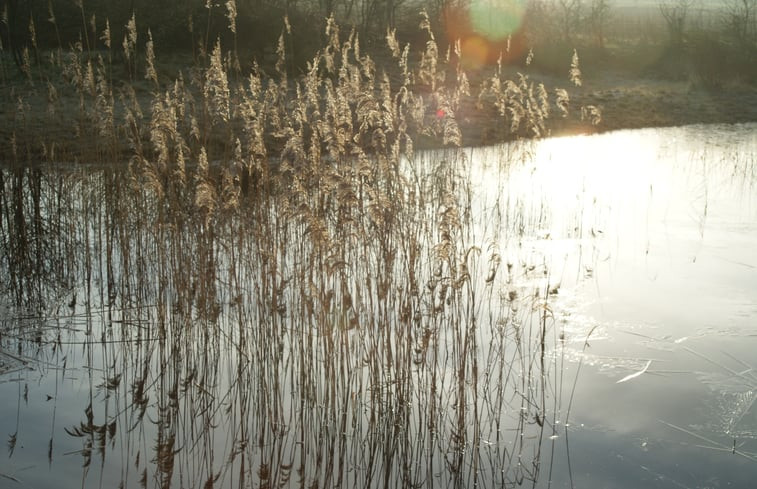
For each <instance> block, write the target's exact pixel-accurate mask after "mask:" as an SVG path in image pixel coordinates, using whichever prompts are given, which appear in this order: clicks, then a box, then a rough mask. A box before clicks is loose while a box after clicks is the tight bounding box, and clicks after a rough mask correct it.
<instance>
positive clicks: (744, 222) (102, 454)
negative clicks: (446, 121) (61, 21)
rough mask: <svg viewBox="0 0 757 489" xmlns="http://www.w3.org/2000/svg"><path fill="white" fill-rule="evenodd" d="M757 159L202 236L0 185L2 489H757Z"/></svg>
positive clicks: (340, 208) (326, 209) (167, 214)
mask: <svg viewBox="0 0 757 489" xmlns="http://www.w3.org/2000/svg"><path fill="white" fill-rule="evenodd" d="M756 162H757V126H754V125H743V126H694V127H684V128H672V129H649V130H636V131H624V132H617V133H611V134H605V135H600V136H582V137H572V138H558V139H550V140H546V141H542V142H540V143H538V144H535V145H533V146H530V145H508V146H502V147H493V148H481V149H468V150H461V151H454V152H452V151H450V152H429V153H424V154H421V155H418V156H417V158H416V160H415V161H413V162H412V163H410V162H407V163H406V165H405V167H404V168H402V170H401V171H402V173H403V175H404V177H403V179H402V182H403V183H402V184H401V185H400V186H399V187H398V188H392V186H391V185H386V184H382V185H376V186H373V187H372V186H371V184H370V182H369V180H367V179H364V178H363V179H361V180H359V181H357V180H356V181H353V180H349V179H348V178H347V177H345V176H344V175H343V174H340V173H338V172H335V173H334V174H333V175H329V176H328V178H326V176H324V181H323V183H322V186H321V187H319V188H317V189H312V188H300V187H297V185H296V184H295V183H292V187H291V188H288V189H282V188H279V190H278V191H277V192H276V193H274V194H271V195H266V196H265V197H261V196H255V195H247V196H246V197H245V196H244V195H243V196H242V197H241V198H240V200H241V204H237V205H233V206H232V205H231V204H229V203H228V202H229V201H228V200H226V201H225V200H224V198H227V197H225V196H224V194H223V192H220V193H219V194H218V195H217V196H216V198H217V203H218V205H217V206H215V213H211V212H210V211H208V207H207V206H203V207H201V208H200V209H199V210H198V209H195V208H193V207H192V206H193V205H196V202H198V200H199V199H198V198H197V196H196V195H195V194H192V193H191V192H190V190H187V191H186V192H187V194H188V195H183V194H182V193H181V189H179V190H178V191H176V194H171V191H172V190H170V188H169V190H168V191H166V192H165V193H160V192H157V193H156V192H152V191H146V190H144V188H143V181H142V180H140V178H139V177H138V176H135V175H133V174H131V173H130V172H128V171H127V170H125V169H117V168H116V169H114V168H94V169H93V168H86V169H81V168H76V167H74V168H70V167H69V168H63V169H61V168H56V169H51V168H41V169H27V170H13V169H3V170H2V175H3V192H4V193H3V200H2V202H1V204H2V209H0V210H1V211H2V216H0V217H1V218H2V223H3V227H2V246H3V247H2V253H3V255H2V258H3V261H2V264H1V265H0V266H1V267H2V268H1V269H0V270H1V271H2V274H3V277H4V278H3V282H4V285H3V286H2V305H1V306H0V307H2V308H3V309H2V316H1V317H2V322H0V341H1V343H0V347H1V349H0V415H1V416H0V433H2V434H3V436H4V437H5V439H6V446H5V448H6V452H5V453H6V456H5V457H2V459H0V487H19V488H23V487H33V488H48V487H49V488H57V487H126V488H130V487H274V486H277V487H474V486H478V487H514V486H518V485H520V484H524V485H528V486H535V487H582V488H615V487H617V488H625V487H628V488H636V487H650V488H655V487H659V488H667V487H691V488H694V487H703V488H704V487H744V488H748V487H753V484H754V480H755V476H757V404H755V397H757V371H756V370H755V368H757V251H755V250H757V186H756V184H757V163H756ZM360 171H363V170H359V171H358V173H359V172H360ZM361 178H362V177H361ZM167 188H168V187H167ZM323 188H326V189H327V191H326V192H324V190H323ZM294 194H297V196H296V197H293V196H292V195H294ZM245 199H246V200H245ZM330 199H334V200H333V201H332V200H330ZM203 202H204V201H203ZM392 202H399V203H401V205H398V206H393V204H392Z"/></svg>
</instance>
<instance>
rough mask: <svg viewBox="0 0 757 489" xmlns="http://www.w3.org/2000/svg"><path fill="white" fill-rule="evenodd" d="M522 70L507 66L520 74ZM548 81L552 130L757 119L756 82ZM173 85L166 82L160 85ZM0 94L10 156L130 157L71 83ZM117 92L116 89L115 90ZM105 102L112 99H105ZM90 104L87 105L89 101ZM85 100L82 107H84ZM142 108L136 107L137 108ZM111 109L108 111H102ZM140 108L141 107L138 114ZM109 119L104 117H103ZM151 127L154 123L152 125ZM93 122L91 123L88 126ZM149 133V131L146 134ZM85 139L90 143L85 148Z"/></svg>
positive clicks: (150, 93)
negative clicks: (588, 113) (559, 101)
mask: <svg viewBox="0 0 757 489" xmlns="http://www.w3.org/2000/svg"><path fill="white" fill-rule="evenodd" d="M515 76H517V73H516V72H515V71H513V72H512V73H508V77H515ZM531 77H532V79H533V80H534V81H536V82H541V83H544V85H545V86H546V87H547V90H548V91H549V92H550V93H551V94H552V93H554V92H553V90H554V89H555V88H565V89H566V90H567V91H568V93H569V95H570V105H569V107H570V110H569V113H568V115H567V116H566V117H562V116H561V115H560V114H559V113H558V110H557V109H556V107H553V108H552V111H551V112H552V113H551V116H550V118H549V119H548V120H547V121H546V126H547V128H548V132H547V134H545V135H547V136H564V135H570V134H591V133H598V132H607V131H613V130H619V129H636V128H644V127H670V126H683V125H688V124H709V123H744V122H754V121H757V88H755V87H754V86H750V85H746V84H740V83H737V82H730V83H728V84H725V85H724V86H723V87H722V88H720V89H717V90H713V89H706V88H703V87H701V86H697V85H696V84H695V83H692V82H690V81H668V80H659V79H653V78H643V77H628V76H627V73H605V74H601V75H593V76H592V77H585V78H584V79H583V84H582V85H581V86H580V87H576V86H572V85H571V84H570V83H569V82H568V80H567V76H566V77H565V78H558V77H549V76H539V75H538V74H534V75H531ZM132 89H133V90H134V92H133V93H134V98H133V99H132V101H131V103H133V101H134V100H136V101H138V103H139V107H140V110H141V111H142V113H143V116H144V119H146V120H145V121H144V122H147V121H149V117H150V114H151V110H152V105H153V103H154V102H155V96H154V90H153V88H152V87H151V86H150V85H149V84H148V83H147V82H145V81H139V82H137V83H132V84H130V85H129V90H127V91H126V92H122V91H120V90H119V89H116V90H114V93H113V101H114V103H113V105H112V106H113V107H114V113H113V114H112V119H113V120H114V123H115V125H116V126H119V125H120V126H123V125H124V124H123V120H124V119H123V117H124V114H123V112H124V111H123V109H119V108H118V107H119V106H121V107H123V106H125V104H122V103H120V101H119V99H120V98H121V97H123V96H124V93H127V92H129V91H130V90H132ZM167 89H169V85H168V84H167V85H166V86H165V87H164V88H163V89H162V90H167ZM3 91H4V92H5V96H2V97H1V98H0V110H2V113H3V114H5V116H4V117H3V119H2V122H1V123H0V154H2V160H3V161H4V162H6V163H8V162H10V163H13V162H15V163H21V164H35V163H38V162H40V161H61V160H63V161H86V160H87V159H88V158H89V157H90V156H89V155H91V154H93V152H94V154H96V155H97V156H98V160H99V159H100V158H99V157H100V156H102V155H103V152H107V153H109V154H110V157H112V158H113V159H115V160H118V159H122V160H123V161H128V160H129V158H130V157H131V156H133V150H134V148H133V142H130V141H129V138H128V137H126V132H125V130H120V131H121V132H122V133H123V134H122V136H123V137H119V138H118V142H117V144H116V145H114V144H113V140H112V139H111V140H110V141H108V144H107V146H102V147H99V148H98V143H99V141H98V138H97V137H96V134H97V130H94V129H93V128H92V127H91V125H92V124H94V123H95V122H96V121H100V123H102V121H103V120H104V119H103V118H101V117H100V116H102V115H103V114H98V113H97V104H96V103H95V104H93V103H92V101H91V100H84V99H82V98H81V97H80V95H79V94H77V93H76V92H75V90H73V89H72V88H71V86H70V85H67V84H66V83H65V82H62V81H61V82H60V83H59V84H58V85H57V86H56V85H55V84H52V83H48V84H47V85H46V86H45V85H44V84H43V83H41V82H37V83H35V84H34V85H31V84H28V83H18V84H17V85H15V86H13V85H11V86H6V89H5V90H3ZM116 92H119V93H116ZM104 105H106V106H107V105H108V104H104ZM85 106H86V107H85ZM586 106H595V107H597V108H599V111H600V113H601V120H600V121H599V123H598V124H596V125H595V124H592V123H591V122H590V121H589V120H587V119H586V118H585V117H582V110H581V109H582V107H586ZM83 107H84V108H83ZM137 112H139V111H137ZM104 115H106V116H109V115H108V114H104ZM137 115H138V114H137ZM106 119H107V118H106ZM456 120H457V123H458V125H459V128H460V131H461V134H462V139H461V142H462V145H463V146H482V145H491V144H497V143H499V142H502V141H504V140H505V139H506V138H507V131H503V130H502V127H503V125H504V124H505V121H504V120H503V119H502V118H501V117H499V116H497V114H496V113H495V112H492V111H491V110H489V111H482V110H477V109H476V107H475V97H471V98H470V99H469V100H468V101H467V102H466V103H464V104H462V105H461V108H460V109H459V111H458V113H457V114H456ZM147 125H148V126H149V123H148V124H147ZM88 126H89V127H88ZM145 136H146V137H147V135H145ZM415 143H416V144H415V147H416V148H418V149H431V148H435V147H440V146H442V141H441V138H432V137H427V136H418V137H417V139H416V141H415ZM85 146H87V147H85Z"/></svg>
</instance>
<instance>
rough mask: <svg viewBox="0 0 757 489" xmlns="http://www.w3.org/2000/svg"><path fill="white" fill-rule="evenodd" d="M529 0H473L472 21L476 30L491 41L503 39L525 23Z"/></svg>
mask: <svg viewBox="0 0 757 489" xmlns="http://www.w3.org/2000/svg"><path fill="white" fill-rule="evenodd" d="M526 2H527V0H472V1H471V4H470V10H469V15H470V23H471V27H472V28H473V30H474V32H476V33H477V34H479V35H480V36H482V37H484V38H486V39H487V40H489V41H495V42H496V41H502V40H504V39H506V38H507V37H508V36H511V35H513V34H515V33H516V32H517V31H518V29H520V26H521V24H522V23H523V17H524V15H525V13H526Z"/></svg>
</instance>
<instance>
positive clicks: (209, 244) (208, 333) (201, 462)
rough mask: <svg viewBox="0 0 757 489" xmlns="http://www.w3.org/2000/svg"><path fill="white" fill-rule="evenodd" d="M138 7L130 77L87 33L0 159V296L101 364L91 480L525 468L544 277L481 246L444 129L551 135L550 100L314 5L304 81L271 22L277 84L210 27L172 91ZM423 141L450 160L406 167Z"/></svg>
mask: <svg viewBox="0 0 757 489" xmlns="http://www.w3.org/2000/svg"><path fill="white" fill-rule="evenodd" d="M230 3H233V2H230ZM229 16H230V19H231V20H233V9H231V8H229ZM132 22H134V19H133V18H132V21H130V23H129V28H128V32H127V36H126V37H125V39H124V42H123V57H124V59H125V61H126V68H125V71H126V77H127V78H128V82H120V81H119V82H116V81H114V77H113V75H112V74H113V73H114V72H115V71H116V67H114V66H113V64H112V59H113V53H111V52H110V51H109V49H110V42H109V34H108V31H109V27H108V25H107V23H106V27H105V32H103V34H102V37H101V39H108V43H107V47H108V52H107V53H98V52H96V51H95V50H93V49H92V46H89V47H85V46H84V45H82V44H79V45H76V46H74V48H73V49H72V50H71V51H70V52H69V53H68V60H67V61H66V62H65V63H64V66H63V67H62V73H63V74H64V75H65V77H66V79H67V80H68V82H69V84H70V87H71V88H70V89H72V90H73V91H74V92H75V94H76V101H77V103H76V104H75V108H74V109H73V112H74V113H75V125H74V126H73V128H72V130H73V134H69V135H67V139H68V142H66V141H64V140H59V139H54V137H55V134H51V135H50V139H44V138H43V141H42V142H41V148H40V145H36V144H34V143H32V142H26V145H25V147H20V148H19V147H17V148H16V150H15V151H14V153H13V161H12V162H11V163H13V164H12V165H9V167H8V169H4V170H2V171H1V172H0V176H1V177H2V179H3V181H2V182H0V183H2V187H3V189H4V191H3V194H2V195H3V200H2V201H1V202H0V213H1V215H2V221H3V226H2V232H3V234H2V236H1V237H2V242H1V243H0V245H1V246H2V250H3V252H2V256H3V262H2V265H0V266H1V267H2V274H3V275H4V276H7V277H10V278H11V280H10V281H9V282H8V285H6V289H5V290H4V295H5V294H7V296H8V297H11V298H12V300H13V302H15V303H16V304H18V305H19V306H21V307H26V308H27V310H31V311H33V312H34V313H33V314H32V316H33V317H34V318H36V320H37V321H39V320H42V323H41V324H44V325H50V324H57V326H55V327H52V326H51V327H49V328H48V327H47V326H45V327H44V328H42V333H43V334H42V336H43V337H44V340H45V341H49V342H51V344H53V345H58V348H61V349H63V351H65V345H68V347H69V348H78V346H79V345H84V347H85V350H86V351H87V358H86V359H85V360H83V363H84V364H86V365H89V366H94V365H97V366H98V368H99V369H101V370H97V369H88V370H86V372H88V373H87V374H86V375H87V376H88V378H89V383H90V391H89V392H90V399H89V401H88V402H87V406H83V407H82V409H83V412H84V421H82V423H81V425H80V426H75V427H67V433H68V435H69V436H71V437H74V438H76V439H81V440H82V447H83V448H82V450H81V455H82V456H83V467H84V469H83V471H84V478H85V479H86V478H88V477H89V475H88V474H89V471H90V470H91V467H93V466H94V463H93V462H94V461H95V460H99V462H100V464H101V467H105V466H106V465H107V464H110V463H113V459H114V458H116V459H118V460H119V462H117V463H121V464H122V468H121V470H119V471H118V473H119V475H118V477H119V478H120V480H118V481H116V483H118V482H120V483H121V484H123V486H124V487H131V486H132V485H134V484H135V483H136V484H139V485H141V486H143V487H144V486H148V485H149V486H152V485H156V486H161V487H168V486H170V485H177V486H178V485H185V484H189V485H192V486H198V485H204V486H203V487H214V486H215V485H219V486H224V487H225V486H239V487H247V486H250V485H256V486H257V485H259V486H263V487H272V486H280V487H281V486H288V485H299V486H307V487H321V486H330V485H346V486H352V487H400V486H401V487H409V486H414V487H416V486H425V487H436V486H437V483H438V482H439V481H443V483H444V484H446V485H452V486H455V487H469V486H472V485H477V484H480V485H485V486H495V485H496V486H499V485H511V484H515V483H518V484H520V483H522V482H523V481H524V480H537V479H538V478H539V473H540V471H541V463H542V462H541V446H542V443H543V442H544V441H545V440H547V438H548V437H549V436H550V435H553V434H554V433H555V432H556V430H557V427H558V424H559V421H560V416H561V410H560V405H561V400H560V399H561V392H562V388H563V387H562V385H561V382H562V380H561V377H554V375H553V374H554V373H555V370H554V369H556V368H557V367H556V364H552V363H551V362H550V357H549V354H550V350H551V349H552V348H553V347H555V345H556V344H555V343H554V342H553V338H556V334H554V331H553V329H552V328H553V319H552V317H551V314H550V308H549V300H550V299H549V291H548V290H547V289H545V290H540V291H538V292H534V291H533V290H530V291H527V292H525V293H524V292H523V291H521V292H518V291H516V289H515V288H514V287H513V285H512V280H513V273H515V270H514V269H513V264H512V263H508V264H507V267H506V268H507V272H506V273H505V271H504V270H503V269H502V267H501V263H502V258H501V253H500V251H499V250H497V248H496V247H494V246H493V247H491V248H490V249H486V250H482V249H480V248H479V246H478V245H477V242H476V239H475V238H476V236H475V235H476V231H475V229H476V226H478V225H479V223H478V219H477V216H473V215H472V212H473V206H472V200H473V190H472V189H471V187H470V183H469V180H468V178H467V163H468V162H467V161H466V158H465V152H464V151H463V150H461V149H459V146H460V145H461V144H462V143H463V135H462V132H461V129H460V125H459V123H458V119H459V118H460V117H472V116H473V112H468V111H474V110H475V111H478V113H480V114H485V115H486V117H496V118H497V120H498V123H497V124H496V129H495V130H496V131H497V133H498V137H509V138H530V137H539V136H544V135H547V134H549V126H548V121H549V119H550V117H552V115H553V113H554V112H555V110H557V111H558V113H561V112H565V111H567V109H568V104H569V100H568V98H567V92H566V91H565V90H559V91H557V92H556V93H553V94H552V95H550V92H549V91H548V90H547V88H546V87H544V86H543V85H541V84H538V83H536V82H534V81H532V80H530V78H529V77H528V76H526V75H523V74H521V75H518V76H517V78H516V79H515V80H509V79H506V78H505V74H504V72H503V69H502V67H501V66H497V67H495V68H493V71H492V73H490V74H488V75H486V76H484V77H483V81H482V84H481V86H480V87H479V88H478V89H477V90H473V89H471V87H470V82H469V79H468V75H467V74H466V72H465V71H464V70H463V69H462V67H461V64H460V63H459V57H460V53H459V49H458V48H455V47H452V48H451V49H450V50H449V51H448V53H447V54H446V56H442V55H440V49H439V46H438V45H437V41H436V39H435V37H434V34H433V32H432V31H431V29H430V26H429V22H428V18H427V17H426V16H425V15H422V16H421V24H420V26H421V29H422V31H423V33H424V35H425V43H424V47H423V49H422V51H421V53H420V57H419V58H418V59H417V60H413V59H411V55H410V49H409V46H408V45H405V46H402V45H401V44H400V43H399V41H398V40H397V39H396V38H395V35H394V33H393V32H388V33H387V39H386V40H387V47H388V55H387V57H388V59H391V60H392V61H391V62H392V63H393V64H394V65H393V66H392V67H391V68H390V69H387V68H382V67H379V66H378V65H377V63H376V62H375V61H374V59H373V58H372V57H371V56H370V55H368V54H367V53H365V52H364V51H363V50H362V47H361V44H360V39H359V37H358V36H357V34H355V32H354V31H352V32H349V33H348V34H347V35H344V33H343V32H342V31H341V30H340V26H338V25H337V24H336V23H335V22H334V21H333V19H329V20H328V21H327V24H326V30H325V38H326V42H325V44H324V45H323V47H322V48H321V49H320V50H319V51H318V53H317V55H316V56H315V57H314V58H313V59H312V60H311V61H310V63H309V64H308V69H307V71H306V72H304V73H302V74H301V75H300V76H294V73H291V72H290V71H289V70H288V68H287V66H288V65H287V56H288V55H289V54H290V53H288V52H287V43H286V36H287V35H289V32H288V26H285V27H284V28H283V29H282V34H281V39H280V42H279V46H280V48H279V51H278V62H277V63H276V65H275V70H276V75H277V76H267V75H266V74H265V73H264V72H263V70H262V69H260V68H258V67H253V68H252V69H251V70H250V72H249V73H247V74H246V75H245V76H244V77H242V76H241V75H240V74H239V73H240V69H239V67H238V62H237V61H236V56H237V55H236V52H235V51H234V50H232V51H228V50H225V49H224V46H223V45H222V44H221V42H220V41H218V42H216V43H215V44H214V46H213V48H212V50H211V52H210V53H209V54H208V56H207V61H206V65H205V66H201V67H195V68H193V69H191V70H188V71H186V72H185V73H183V74H180V75H179V76H178V77H177V78H176V79H174V80H171V81H170V82H169V81H168V80H166V79H165V78H164V77H162V76H161V74H160V72H159V66H160V65H159V63H158V61H156V57H155V48H154V46H153V43H152V39H151V36H150V35H149V34H148V36H147V41H146V44H145V46H144V51H143V53H144V54H143V55H140V54H139V52H140V50H139V49H138V36H137V34H136V33H137V30H136V25H135V24H134V25H132ZM86 39H88V41H87V42H94V36H92V37H91V38H86ZM141 56H144V58H142V57H141ZM571 76H572V77H573V78H574V82H575V81H576V80H578V76H579V72H578V60H577V57H576V58H575V59H574V60H573V68H572V71H571ZM56 90H57V89H56ZM61 100H62V98H61V97H57V98H56V97H51V98H50V101H49V103H50V104H51V106H52V109H51V112H50V113H51V114H52V113H59V112H60V111H63V110H66V109H67V108H66V107H61V106H59V104H61V103H62V102H61ZM51 117H52V116H51ZM428 141H437V143H436V144H439V145H442V146H446V147H449V148H450V149H448V150H446V151H442V152H437V153H428V154H426V155H425V156H424V157H419V155H417V154H416V148H417V146H418V144H419V143H424V144H428ZM53 148H54V150H53ZM63 161H72V162H73V161H76V162H79V163H80V165H66V166H65V170H61V171H53V170H52V169H54V168H55V167H58V168H60V167H61V162H63ZM124 162H128V165H126V164H123V163H124ZM40 163H45V164H46V165H48V166H47V167H46V169H45V170H44V171H43V170H42V169H40V167H39V166H38V165H39V164H40ZM515 163H516V161H506V162H505V167H503V171H505V170H506V166H507V165H508V164H515ZM95 165H96V166H95ZM51 168H52V169H51ZM93 168H97V170H96V171H92V170H91V169H93ZM508 232H511V231H510V229H503V230H502V233H508ZM515 268H516V269H518V266H516V267H515ZM530 270H533V269H532V268H531V269H530ZM524 273H525V272H524ZM545 273H546V272H545ZM537 290H538V289H537ZM27 316H28V315H26V316H25V317H27ZM79 316H80V317H83V318H84V321H85V325H86V327H85V330H84V331H81V330H78V329H77V328H74V327H61V326H60V323H61V322H63V323H66V318H74V317H79ZM19 317H21V316H19ZM51 318H56V319H51ZM26 324H27V322H25V321H19V322H18V327H14V328H10V329H8V331H6V332H4V333H3V334H4V337H6V338H12V339H14V341H19V342H23V341H26V340H27V339H28V336H27V335H28V334H29V329H28V328H27V326H26ZM82 333H83V334H82ZM57 355H58V356H56V357H55V360H54V361H63V360H62V358H64V357H63V356H62V355H63V353H61V352H60V351H59V352H58V353H57ZM72 357H73V356H72ZM101 377H102V378H101ZM103 396H105V397H104V398H103ZM111 396H112V397H111ZM111 404H115V407H113V406H111ZM51 446H52V440H51ZM111 452H115V453H117V454H118V455H119V456H118V457H109V456H108V457H106V453H111ZM132 467H133V468H132ZM102 470H104V469H102ZM132 470H133V471H134V472H132ZM135 479H136V481H135Z"/></svg>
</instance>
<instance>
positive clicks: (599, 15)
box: [587, 0, 611, 48]
mask: <svg viewBox="0 0 757 489" xmlns="http://www.w3.org/2000/svg"><path fill="white" fill-rule="evenodd" d="M610 17H611V12H610V2H609V0H591V3H590V4H589V14H588V16H587V21H588V25H589V29H590V30H591V34H592V37H594V39H595V40H596V41H597V46H599V47H600V48H604V47H605V29H606V28H607V23H608V22H609V20H610Z"/></svg>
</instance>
